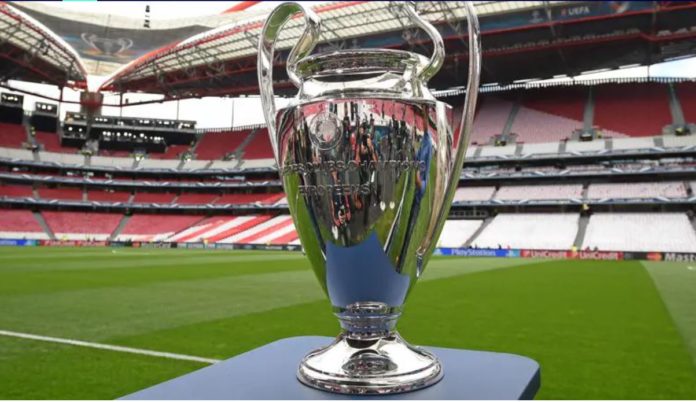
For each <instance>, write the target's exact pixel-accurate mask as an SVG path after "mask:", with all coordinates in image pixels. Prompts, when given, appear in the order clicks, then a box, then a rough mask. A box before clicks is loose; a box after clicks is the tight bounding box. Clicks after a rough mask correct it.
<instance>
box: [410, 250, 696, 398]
mask: <svg viewBox="0 0 696 402" xmlns="http://www.w3.org/2000/svg"><path fill="white" fill-rule="evenodd" d="M400 328H401V331H402V333H403V334H404V336H405V337H406V339H408V340H410V341H412V342H415V343H417V344H421V345H438V346H445V347H455V348H470V349H479V350H492V351H500V352H509V353H517V354H521V355H526V356H529V357H532V358H534V359H536V360H537V361H538V362H539V363H540V364H541V367H542V388H541V393H540V394H539V395H538V396H539V397H540V398H542V399H545V398H550V399H663V398H664V399H684V398H686V399H694V398H696V371H695V370H694V368H693V365H692V364H691V361H690V359H689V355H688V352H687V350H686V347H685V345H684V343H683V341H682V339H681V337H680V336H679V333H678V331H677V329H676V328H675V326H674V323H673V322H672V320H671V319H670V317H669V314H668V313H667V311H666V310H665V308H664V306H663V304H662V302H661V300H660V295H659V294H658V293H657V291H656V289H655V287H654V285H653V283H652V281H651V279H650V277H649V275H648V274H647V272H646V271H645V270H644V269H643V267H642V265H641V264H640V263H639V262H611V261H549V262H547V263H544V264H534V265H528V266H523V267H516V268H510V269H503V270H493V271H488V272H482V273H479V274H473V275H467V276H459V277H452V278H448V279H446V280H439V281H433V282H426V283H423V284H422V285H421V286H419V287H418V288H416V290H415V291H414V293H413V296H412V298H411V300H410V301H409V303H408V305H407V310H406V312H405V314H404V316H403V318H402V319H401V321H400Z"/></svg>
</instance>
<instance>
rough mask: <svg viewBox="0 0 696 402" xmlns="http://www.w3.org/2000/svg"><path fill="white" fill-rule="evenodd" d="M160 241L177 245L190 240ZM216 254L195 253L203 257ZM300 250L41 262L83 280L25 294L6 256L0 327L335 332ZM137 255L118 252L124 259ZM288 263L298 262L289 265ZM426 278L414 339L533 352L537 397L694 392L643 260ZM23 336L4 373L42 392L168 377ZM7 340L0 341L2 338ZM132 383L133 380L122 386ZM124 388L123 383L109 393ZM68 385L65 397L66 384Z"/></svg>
mask: <svg viewBox="0 0 696 402" xmlns="http://www.w3.org/2000/svg"><path fill="white" fill-rule="evenodd" d="M134 251H136V252H139V251H140V250H134ZM148 251H150V250H148ZM27 252H35V249H32V250H31V251H30V250H27ZM157 252H158V253H164V255H165V256H166V255H170V256H174V257H176V256H178V254H180V253H181V252H182V250H157ZM169 252H171V253H172V254H167V253H169ZM208 252H210V251H202V252H198V251H194V253H195V255H203V256H207V255H206V254H205V253H208ZM1 253H2V249H0V254H1ZM192 255H193V254H192ZM230 255H242V254H235V253H234V252H233V253H230ZM244 255H246V254H244ZM258 255H263V254H258ZM266 255H269V256H279V254H276V253H267V254H266ZM295 256H296V257H294V258H289V259H287V260H278V261H263V260H258V261H241V262H235V263H232V264H229V265H218V264H210V265H208V264H196V263H195V262H194V261H197V260H195V259H189V258H186V259H184V258H181V259H179V260H180V263H179V264H176V263H174V264H172V265H171V267H164V266H162V267H149V268H142V269H140V268H139V267H137V266H135V267H133V268H122V269H123V270H124V271H120V270H119V269H117V268H113V269H106V270H100V269H89V268H85V269H83V270H81V271H79V275H78V273H77V272H73V271H69V270H67V271H61V269H56V270H55V272H54V271H52V270H50V269H47V272H45V273H46V274H60V273H68V272H70V273H71V274H72V273H74V274H75V276H74V277H73V278H71V281H72V280H77V281H81V286H80V287H79V288H76V289H72V288H71V289H63V290H60V289H57V288H56V287H51V286H49V285H48V284H47V283H46V282H39V283H32V281H25V282H23V285H22V286H23V287H25V288H26V290H27V292H30V293H25V294H20V293H12V289H11V287H5V288H3V280H4V279H6V278H8V276H6V275H5V274H9V273H4V272H3V269H2V266H3V265H4V264H3V262H0V309H2V314H0V328H4V329H8V330H17V331H21V330H23V328H21V327H20V328H18V327H12V328H9V327H8V326H7V325H4V324H5V322H10V321H11V322H12V323H14V324H16V325H19V326H23V327H29V328H41V329H42V330H41V331H39V330H34V331H30V330H24V331H25V332H33V333H39V334H43V335H51V336H64V337H70V338H76V339H82V340H88V341H100V342H104V343H108V344H116V345H124V346H132V347H136V348H145V349H154V350H163V351H168V352H174V353H183V354H190V355H196V356H206V357H212V358H226V357H229V356H232V355H235V354H238V353H241V352H244V351H246V350H249V349H251V348H253V347H256V346H260V345H262V344H265V343H268V342H270V341H272V340H275V339H279V338H283V337H287V336H295V335H328V336H333V335H336V334H337V333H338V325H337V321H336V319H335V318H334V317H333V315H332V314H331V312H330V307H329V304H328V301H327V300H326V298H325V296H324V295H323V293H322V291H321V290H320V287H319V285H318V284H317V283H316V280H315V279H314V277H313V274H312V273H311V271H310V270H309V265H308V263H306V262H304V259H303V257H302V256H301V255H300V254H296V255H295ZM148 257H150V256H146V255H144V256H143V258H142V260H146V259H147V258H148ZM70 258H72V257H70ZM172 259H176V258H172ZM140 260H141V259H138V258H135V259H133V258H131V257H130V256H129V257H128V258H123V259H122V261H123V266H124V267H125V266H128V265H129V264H130V263H131V262H132V261H135V262H139V261H140ZM55 262H56V263H59V264H60V263H61V260H60V259H59V258H57V259H56V261H55ZM181 264H183V265H181ZM287 266H292V268H291V269H289V270H283V269H285V267H287ZM241 271H245V272H244V273H243V274H239V272H241ZM117 272H126V274H124V276H123V277H121V278H120V279H118V276H115V278H117V280H116V282H117V283H116V284H114V285H113V286H110V285H109V284H108V281H107V280H104V279H105V278H106V279H108V278H109V277H110V276H112V275H116V273H117ZM104 273H107V274H106V275H102V274H104ZM145 273H153V274H152V276H147V274H145ZM226 273H229V275H226ZM27 274H28V275H29V274H32V273H31V272H27ZM196 274H200V277H197V276H196ZM177 275H180V276H179V277H178V278H177V279H175V280H172V276H174V277H176V276H177ZM189 275H190V276H189ZM59 277H60V276H59V275H56V276H53V277H52V278H53V279H52V280H58V279H57V278H59ZM80 277H82V279H80ZM15 278H16V277H15ZM91 281H93V284H92V285H90V283H89V282H91ZM422 282H423V283H421V284H419V285H418V286H417V287H416V288H415V290H414V292H413V295H412V297H411V299H410V300H409V302H408V303H407V305H406V312H405V314H404V317H403V318H402V320H401V321H400V325H399V328H400V330H401V332H402V333H403V334H404V336H405V337H406V339H408V340H410V341H413V342H414V343H417V344H426V345H437V346H450V347H460V348H473V349H483V350H499V351H504V352H512V353H519V354H524V355H528V356H530V357H532V358H535V359H537V360H539V361H540V362H541V364H542V370H543V373H542V377H543V386H542V394H541V397H544V398H562V399H568V398H593V397H594V398H663V397H664V398H692V399H693V398H696V385H695V384H696V376H695V373H694V369H693V365H692V364H691V359H690V355H689V353H688V351H687V349H686V346H685V345H684V342H683V340H682V338H681V336H680V334H679V332H678V331H677V329H676V328H675V325H674V323H673V322H672V320H671V318H670V316H669V314H668V313H667V310H666V309H665V307H664V304H663V303H662V301H661V299H660V297H659V294H658V293H657V291H656V289H655V286H654V285H653V284H652V280H651V279H650V277H649V276H648V275H647V273H646V271H645V270H644V269H643V267H642V266H641V265H640V264H639V263H638V264H637V263H629V262H625V263H616V262H598V261H587V262H583V261H545V262H539V261H530V260H512V259H510V260H507V259H470V258H437V257H436V258H433V260H432V261H431V264H429V266H428V269H427V270H426V272H425V274H424V278H423V280H422ZM64 285H65V284H64ZM65 286H67V285H65ZM2 289H4V290H2ZM131 300H134V301H131ZM8 303H9V304H8ZM254 304H257V306H256V307H254V306H253V305H254ZM26 306H29V307H26ZM32 306H33V307H32ZM44 310H46V311H44ZM141 310H144V311H141ZM6 312H8V313H9V314H6ZM5 318H7V321H3V320H5ZM65 333H70V334H78V335H75V336H68V335H65ZM21 342H25V349H24V350H21V349H17V350H14V352H12V353H7V354H4V355H3V353H2V349H0V383H2V384H3V385H5V384H7V386H8V387H10V388H12V387H15V388H16V389H21V390H24V391H23V392H26V393H27V395H34V397H37V396H36V395H37V394H40V390H41V389H42V388H44V389H47V388H48V386H46V385H45V384H55V385H56V386H55V387H53V388H52V389H51V390H50V391H49V390H47V391H45V393H46V394H49V393H54V392H53V390H54V389H56V388H58V389H60V387H62V386H64V385H63V383H62V382H64V381H68V380H69V381H72V382H73V383H77V384H79V386H80V387H81V388H80V389H81V390H82V391H81V392H83V394H87V395H89V396H87V397H89V398H113V397H117V396H121V395H124V394H127V393H128V392H132V391H134V390H137V389H141V388H143V387H145V386H147V385H152V384H155V383H158V382H161V381H162V380H163V379H161V378H159V377H158V376H159V374H160V373H161V371H160V369H159V368H157V367H158V366H157V365H153V366H151V367H154V368H153V369H152V373H151V374H142V373H138V372H137V371H138V370H137V369H135V370H131V371H129V370H126V369H123V367H129V366H130V365H135V366H138V365H140V364H142V362H140V361H138V360H136V361H135V362H131V361H130V359H129V358H128V357H127V354H118V353H113V352H99V351H97V352H99V353H104V354H106V355H109V356H111V355H113V354H118V355H122V357H120V358H117V359H114V365H117V366H118V367H114V369H113V372H114V373H115V374H114V375H113V376H112V377H110V378H109V380H110V381H113V382H114V383H118V384H113V385H109V384H104V383H103V382H102V383H99V384H95V380H94V379H93V377H94V374H93V373H90V372H89V371H88V370H84V372H83V371H80V370H79V369H78V370H77V374H76V375H75V376H70V377H68V376H65V375H63V373H62V371H61V370H63V371H68V372H72V370H71V367H72V366H71V365H73V364H76V365H77V367H78V368H79V367H80V365H81V364H84V363H83V362H81V360H80V359H79V355H80V354H81V353H80V352H79V351H76V350H84V348H76V347H72V348H73V349H74V350H65V349H60V350H56V351H55V352H51V353H48V354H47V355H48V356H50V358H49V359H48V360H41V362H42V364H43V365H45V366H46V367H45V368H43V369H38V372H37V370H36V369H32V368H29V369H27V370H26V371H27V373H26V375H25V373H23V372H21V371H20V372H16V370H15V368H19V369H23V368H24V365H25V364H26V363H25V361H26V360H27V359H33V358H35V356H36V353H35V351H36V350H37V348H39V350H44V348H43V347H40V346H35V342H32V341H26V340H22V341H21ZM3 343H6V342H4V341H3V340H0V348H2V345H3ZM90 355H91V354H90ZM151 359H152V360H162V359H153V358H151ZM75 361H78V363H75ZM167 363H170V361H167ZM171 363H176V362H175V361H171ZM58 367H60V368H61V369H58ZM191 369H193V368H191ZM171 377H174V375H171V376H170V377H168V378H171ZM147 381H150V382H149V383H147V384H143V382H147ZM97 382H98V381H97ZM27 383H30V384H33V388H32V387H30V386H28V385H26V384H27ZM132 384H137V386H133V387H132V388H131V389H130V391H123V388H124V387H125V388H130V386H131V385H132ZM119 387H120V388H119ZM0 388H3V387H0ZM29 388H32V389H29ZM117 388H118V389H119V390H120V391H119V392H116V391H114V390H115V389H117ZM37 390H38V391H37ZM64 391H65V393H66V395H67V396H66V397H70V395H72V394H71V393H70V390H68V389H66V390H64ZM0 396H4V395H3V391H2V390H0ZM39 397H43V396H39ZM54 397H55V396H54Z"/></svg>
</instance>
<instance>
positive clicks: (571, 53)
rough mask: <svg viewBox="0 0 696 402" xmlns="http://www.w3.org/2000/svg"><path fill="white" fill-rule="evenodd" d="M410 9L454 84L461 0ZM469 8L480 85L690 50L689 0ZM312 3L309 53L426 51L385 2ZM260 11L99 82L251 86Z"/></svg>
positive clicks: (461, 35) (133, 86) (197, 88)
mask: <svg viewBox="0 0 696 402" xmlns="http://www.w3.org/2000/svg"><path fill="white" fill-rule="evenodd" d="M418 9H419V12H420V13H421V15H423V16H424V18H426V19H428V20H430V21H432V22H433V23H434V24H436V26H437V27H438V29H439V30H440V31H441V32H442V34H443V37H444V38H445V42H446V45H447V48H448V50H447V52H448V63H447V64H446V68H445V69H443V72H441V73H440V74H439V75H438V77H436V79H435V80H434V81H433V83H432V84H434V85H435V86H436V87H440V88H445V87H447V86H452V85H462V84H463V83H462V82H461V77H464V76H465V70H466V66H465V60H466V54H467V52H468V50H467V49H466V41H465V35H466V34H465V30H466V25H465V24H466V22H465V21H464V19H463V18H464V16H463V13H462V11H461V2H419V3H418ZM476 9H477V12H478V15H479V19H480V20H481V26H482V32H483V35H484V37H483V40H482V42H483V46H484V63H483V82H508V83H509V82H514V81H515V80H521V79H533V78H551V77H553V76H556V75H577V74H580V73H582V72H584V71H588V70H595V69H601V68H618V67H620V66H623V65H629V64H642V65H646V64H653V63H656V62H659V61H664V60H666V59H669V58H670V57H679V56H684V55H685V54H689V53H692V54H696V26H695V25H696V24H694V22H693V21H696V2H673V3H671V4H668V3H659V4H658V3H655V2H568V1H553V2H546V1H520V2H490V1H480V2H476ZM315 10H316V11H317V12H318V14H319V15H320V16H321V17H322V23H323V27H322V29H323V33H322V39H323V42H322V43H321V44H320V45H319V46H318V47H317V52H321V51H329V50H337V49H342V48H351V47H386V48H400V49H405V50H411V51H417V52H421V53H424V54H427V53H428V52H429V49H430V42H429V40H428V39H427V38H426V37H425V36H424V34H423V33H422V32H420V31H419V30H417V29H414V28H413V27H412V25H411V24H410V23H409V22H408V21H407V20H406V19H405V17H404V16H402V15H400V14H399V13H398V12H397V10H395V9H394V8H393V7H392V6H391V4H390V2H367V1H348V2H333V3H327V4H322V5H319V6H316V7H315ZM264 18H265V14H263V15H259V16H256V17H252V18H248V19H242V20H239V21H236V22H234V23H232V24H229V25H225V26H222V27H219V28H216V29H213V30H211V31H208V32H204V33H201V34H198V35H195V36H193V37H191V38H189V39H187V40H184V41H181V42H178V43H175V44H172V45H171V46H167V47H164V48H161V49H158V50H157V51H154V52H152V53H151V54H149V55H147V56H145V57H142V58H140V59H139V60H136V61H135V62H133V63H131V64H129V65H127V66H124V67H123V68H121V69H120V70H119V71H117V72H116V73H114V74H113V75H112V76H111V77H109V79H108V80H107V81H106V82H105V83H104V85H103V86H102V89H104V90H116V91H137V90H140V91H145V92H156V93H162V94H165V95H167V96H169V97H190V96H205V95H222V94H224V95H239V94H253V93H257V91H258V88H257V85H256V79H255V74H256V62H255V57H256V46H257V37H258V34H259V32H260V29H261V27H262V25H263V20H264ZM301 24H302V21H301V19H294V20H292V21H290V22H288V24H287V25H286V27H285V29H284V30H283V32H282V33H281V37H280V39H279V41H278V48H279V49H280V50H281V52H279V53H280V54H279V55H278V59H277V60H276V66H277V67H278V71H277V73H276V74H275V75H274V77H276V86H277V90H278V92H279V93H282V91H283V90H284V89H289V88H291V87H292V86H291V84H290V82H289V81H288V80H287V77H286V76H285V72H284V71H283V69H282V68H280V67H282V66H283V64H284V63H283V57H284V54H286V53H287V50H288V49H289V48H290V47H291V46H292V44H294V43H295V41H296V39H297V37H298V36H299V35H300V33H301V31H302V26H301ZM282 50H284V51H285V52H283V51H282ZM460 61H462V62H461V63H460ZM448 69H449V70H448ZM438 78H439V79H438Z"/></svg>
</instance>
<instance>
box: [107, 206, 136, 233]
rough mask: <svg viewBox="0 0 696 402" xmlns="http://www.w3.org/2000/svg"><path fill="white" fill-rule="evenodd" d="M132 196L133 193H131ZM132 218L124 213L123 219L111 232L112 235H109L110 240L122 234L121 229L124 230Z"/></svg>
mask: <svg viewBox="0 0 696 402" xmlns="http://www.w3.org/2000/svg"><path fill="white" fill-rule="evenodd" d="M131 197H132V195H131ZM129 219H130V216H129V215H123V218H121V221H120V222H119V223H118V225H117V226H116V229H114V231H113V232H111V235H110V236H109V241H113V240H115V239H116V237H118V235H120V234H121V231H123V228H125V227H126V224H127V223H128V220H129Z"/></svg>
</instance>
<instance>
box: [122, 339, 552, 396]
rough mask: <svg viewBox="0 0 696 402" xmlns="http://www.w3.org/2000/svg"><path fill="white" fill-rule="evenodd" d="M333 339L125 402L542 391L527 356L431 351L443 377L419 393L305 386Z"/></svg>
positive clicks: (179, 381)
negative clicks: (308, 360) (316, 358)
mask: <svg viewBox="0 0 696 402" xmlns="http://www.w3.org/2000/svg"><path fill="white" fill-rule="evenodd" d="M331 341H332V338H327V337H319V336H303V337H297V338H287V339H282V340H279V341H276V342H273V343H270V344H268V345H265V346H262V347H260V348H258V349H254V350H252V351H249V352H247V353H244V354H241V355H239V356H236V357H233V358H231V359H228V360H225V361H223V362H220V363H217V364H214V365H212V366H210V367H206V368H204V369H201V370H198V371H195V372H193V373H190V374H186V375H184V376H181V377H179V378H175V379H173V380H170V381H167V382H164V383H162V384H158V385H155V386H153V387H150V388H147V389H144V390H142V391H139V392H136V393H134V394H131V395H128V396H125V397H123V398H121V399H127V400H142V399H158V400H162V399H170V400H171V399H375V398H379V399H507V400H510V399H532V398H534V395H536V393H537V391H538V390H539V386H540V374H539V364H537V362H535V361H534V360H532V359H529V358H527V357H523V356H517V355H511V354H506V353H492V352H479V351H473V350H458V349H445V348H434V347H427V349H428V350H429V351H431V352H433V353H435V354H436V355H437V357H438V358H439V359H440V361H441V362H442V366H443V369H444V373H445V376H444V378H443V379H442V381H440V382H439V383H437V384H435V385H433V386H432V387H429V388H425V389H422V390H419V391H414V392H409V393H404V394H396V395H388V396H352V395H340V394H332V393H328V392H323V391H318V390H315V389H312V388H309V387H307V386H305V385H302V384H301V383H300V382H299V381H298V380H297V378H296V377H295V373H296V371H297V367H298V364H299V363H300V360H301V359H302V358H303V357H304V356H305V355H306V354H307V353H309V352H310V351H312V350H314V349H318V348H321V347H323V346H326V345H328V344H329V343H331Z"/></svg>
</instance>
